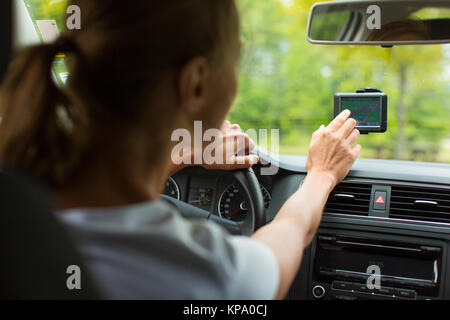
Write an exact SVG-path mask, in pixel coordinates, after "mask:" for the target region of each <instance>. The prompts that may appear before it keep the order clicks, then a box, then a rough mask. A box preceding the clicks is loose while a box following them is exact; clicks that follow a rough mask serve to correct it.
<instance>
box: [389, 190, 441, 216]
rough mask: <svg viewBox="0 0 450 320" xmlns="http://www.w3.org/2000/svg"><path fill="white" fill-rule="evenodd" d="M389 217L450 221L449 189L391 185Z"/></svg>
mask: <svg viewBox="0 0 450 320" xmlns="http://www.w3.org/2000/svg"><path fill="white" fill-rule="evenodd" d="M389 217H390V218H396V219H408V220H419V221H431V222H444V223H450V189H444V188H422V187H406V186H397V187H396V186H393V187H392V194H391V210H390V214H389Z"/></svg>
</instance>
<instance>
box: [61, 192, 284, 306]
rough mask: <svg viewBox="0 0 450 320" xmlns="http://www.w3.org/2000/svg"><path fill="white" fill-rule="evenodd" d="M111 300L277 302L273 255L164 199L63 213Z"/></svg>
mask: <svg viewBox="0 0 450 320" xmlns="http://www.w3.org/2000/svg"><path fill="white" fill-rule="evenodd" d="M57 217H58V218H59V219H60V220H61V221H62V222H63V224H64V225H65V226H66V227H68V229H69V231H70V233H71V234H72V235H73V236H74V238H75V242H76V244H77V246H78V248H79V250H80V251H81V253H82V254H83V256H84V257H85V260H86V266H87V268H88V269H89V272H90V273H91V275H92V278H93V279H94V280H95V281H96V283H97V285H98V286H99V287H100V290H101V292H102V293H103V296H104V297H105V298H108V299H211V300H218V299H225V300H229V299H239V300H240V299H249V300H253V299H262V300H265V299H273V298H274V297H275V294H276V291H277V289H278V284H279V267H278V263H277V260H276V258H275V255H274V254H273V252H272V251H271V250H270V249H269V248H268V247H267V246H265V245H264V244H262V243H260V242H258V241H256V240H252V239H250V238H246V237H240V236H231V235H229V234H228V233H227V232H226V231H224V230H223V229H222V228H221V227H220V226H218V225H216V224H215V223H214V222H209V221H203V220H187V219H184V218H183V217H181V215H180V214H179V212H177V211H176V209H174V208H172V207H171V206H170V205H168V204H166V203H165V202H163V201H158V202H150V203H141V204H136V205H131V206H126V207H118V208H103V209H76V210H67V211H60V212H58V213H57Z"/></svg>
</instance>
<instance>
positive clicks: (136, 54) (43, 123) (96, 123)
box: [0, 0, 240, 185]
mask: <svg viewBox="0 0 450 320" xmlns="http://www.w3.org/2000/svg"><path fill="white" fill-rule="evenodd" d="M71 4H75V5H78V6H79V7H80V9H81V14H82V17H81V24H82V25H81V30H76V31H66V32H65V33H64V34H63V35H62V38H61V39H60V40H59V41H57V42H56V43H55V44H46V45H39V46H35V47H32V48H28V49H26V50H24V51H23V52H21V53H19V54H18V55H17V57H16V58H15V59H14V61H13V63H12V64H11V66H10V71H9V75H8V76H7V78H6V81H5V83H4V86H3V87H2V91H1V97H0V112H1V116H2V117H3V121H2V125H1V126H0V156H1V161H2V162H3V164H5V165H8V166H18V167H21V168H23V169H26V170H29V171H31V172H32V173H34V174H36V175H37V176H39V177H42V178H44V179H45V180H46V181H48V182H49V183H50V184H53V185H62V184H64V183H65V182H66V181H67V179H69V177H70V176H71V175H73V174H74V173H75V171H76V168H77V166H78V165H79V164H80V163H81V162H82V161H83V159H84V158H85V157H86V156H87V155H89V156H93V154H95V152H96V150H98V147H99V146H101V145H102V144H104V143H107V144H109V146H108V148H111V149H114V148H115V145H117V146H121V143H120V140H122V138H127V139H128V141H129V140H130V139H138V138H139V139H140V140H141V146H144V147H145V145H146V144H147V145H148V148H151V147H160V150H164V147H169V141H170V133H171V131H172V130H174V129H176V128H179V127H182V128H187V129H189V130H192V126H193V122H194V120H203V127H204V128H209V127H218V126H219V125H220V124H221V123H222V121H223V119H224V118H225V115H226V114H227V112H228V110H229V108H230V106H231V104H232V101H233V99H234V96H235V93H236V87H237V81H236V74H235V73H236V72H235V69H236V64H237V60H238V57H239V52H240V43H239V36H238V35H239V23H238V15H237V10H236V7H235V3H234V0H166V1H159V0H136V1H132V2H125V1H117V0H102V1H92V0H74V1H71ZM60 51H62V52H64V53H66V56H67V64H68V69H69V72H70V77H69V80H68V83H67V87H66V88H62V89H59V88H57V87H56V86H55V84H54V82H53V79H52V78H51V70H50V69H51V64H52V62H53V60H54V57H55V55H56V54H57V53H58V52H60ZM142 137H144V138H143V139H142ZM145 137H147V138H145ZM118 148H119V147H118Z"/></svg>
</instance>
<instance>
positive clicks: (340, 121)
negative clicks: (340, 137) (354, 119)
mask: <svg viewBox="0 0 450 320" xmlns="http://www.w3.org/2000/svg"><path fill="white" fill-rule="evenodd" d="M350 115H351V112H350V111H349V110H345V111H342V112H341V114H340V115H338V116H337V117H336V118H335V119H334V120H333V121H332V122H331V123H330V124H329V125H328V128H329V129H330V130H332V131H338V130H339V129H340V128H341V127H342V126H343V125H344V123H345V121H347V119H348V118H349V117H350Z"/></svg>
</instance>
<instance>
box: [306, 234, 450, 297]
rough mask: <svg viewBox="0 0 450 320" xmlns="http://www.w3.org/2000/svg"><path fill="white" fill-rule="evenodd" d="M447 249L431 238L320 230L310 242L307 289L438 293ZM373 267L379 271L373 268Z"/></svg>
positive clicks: (323, 293) (343, 293)
mask: <svg viewBox="0 0 450 320" xmlns="http://www.w3.org/2000/svg"><path fill="white" fill-rule="evenodd" d="M341 232H342V231H341ZM446 252H447V249H446V243H445V242H443V241H442V242H441V241H439V240H433V239H421V238H412V237H395V236H387V235H382V236H380V235H376V234H370V233H367V234H365V233H361V232H357V233H352V232H343V233H340V231H338V230H336V231H333V232H330V233H324V232H319V234H318V235H317V237H316V239H315V241H314V242H313V244H312V247H311V266H310V268H309V270H310V277H309V279H311V283H310V295H311V298H313V299H345V300H354V299H405V300H415V299H434V298H438V297H439V296H440V294H441V289H442V287H443V279H444V272H443V270H442V265H443V263H444V261H445V259H446ZM374 268H375V269H376V270H378V271H379V272H380V274H375V273H373V271H372V269H374ZM377 277H378V278H377ZM376 279H379V280H380V281H379V282H376V281H375V280H376ZM377 283H378V284H380V285H376V286H375V287H374V284H377Z"/></svg>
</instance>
